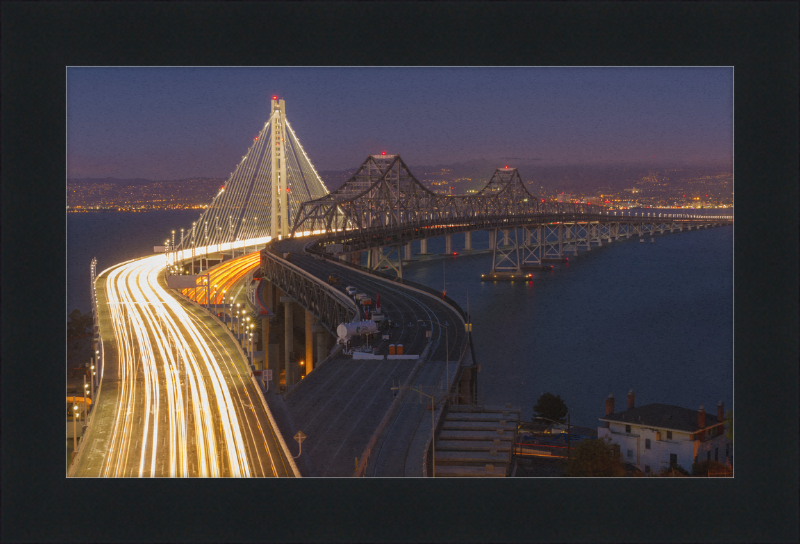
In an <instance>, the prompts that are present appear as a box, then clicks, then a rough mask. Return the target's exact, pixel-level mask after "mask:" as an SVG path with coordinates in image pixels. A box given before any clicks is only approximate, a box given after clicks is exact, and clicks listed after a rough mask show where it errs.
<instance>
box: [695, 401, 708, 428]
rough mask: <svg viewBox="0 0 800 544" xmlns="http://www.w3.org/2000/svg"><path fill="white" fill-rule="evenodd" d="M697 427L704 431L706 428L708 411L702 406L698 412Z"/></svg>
mask: <svg viewBox="0 0 800 544" xmlns="http://www.w3.org/2000/svg"><path fill="white" fill-rule="evenodd" d="M697 426H698V427H699V428H701V429H704V428H705V426H706V409H705V408H703V405H702V404H701V405H700V410H698V411H697Z"/></svg>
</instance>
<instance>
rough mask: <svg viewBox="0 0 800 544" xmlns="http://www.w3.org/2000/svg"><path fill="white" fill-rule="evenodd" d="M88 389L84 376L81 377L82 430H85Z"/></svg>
mask: <svg viewBox="0 0 800 544" xmlns="http://www.w3.org/2000/svg"><path fill="white" fill-rule="evenodd" d="M88 388H89V384H88V383H86V374H84V375H83V428H84V429H86V416H88V415H89V409H88V408H87V406H88V404H87V403H86V394H87V393H88V391H86V390H87V389H88Z"/></svg>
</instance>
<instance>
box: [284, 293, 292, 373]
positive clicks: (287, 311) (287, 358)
mask: <svg viewBox="0 0 800 544" xmlns="http://www.w3.org/2000/svg"><path fill="white" fill-rule="evenodd" d="M281 302H283V318H284V321H283V340H284V351H283V356H284V362H283V371H284V378H285V380H286V387H287V388H288V387H291V386H292V385H294V376H293V374H294V372H292V370H293V369H292V363H291V356H292V351H293V350H294V311H293V308H292V302H293V301H292V299H291V297H281Z"/></svg>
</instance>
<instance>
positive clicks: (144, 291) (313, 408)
mask: <svg viewBox="0 0 800 544" xmlns="http://www.w3.org/2000/svg"><path fill="white" fill-rule="evenodd" d="M731 222H732V217H731V216H707V215H690V214H663V213H659V212H625V213H623V212H620V211H613V210H607V209H605V208H603V207H602V206H591V205H587V204H577V203H554V202H547V201H546V199H542V198H540V197H538V196H535V195H533V194H531V193H530V192H529V191H528V189H527V188H526V187H525V185H524V183H523V182H522V178H521V176H520V173H519V172H518V171H517V169H516V168H510V167H508V166H505V167H503V168H498V169H497V170H495V172H494V174H493V176H492V177H491V179H490V181H489V182H488V183H487V184H486V186H485V187H484V188H483V189H482V190H481V191H479V192H478V193H476V194H472V195H463V196H462V195H455V196H445V195H438V194H435V193H433V192H432V191H430V190H429V189H427V188H426V187H424V186H423V185H422V184H421V183H420V182H419V180H417V179H416V178H415V177H414V175H413V174H412V173H411V171H410V170H409V168H408V167H407V166H406V164H405V163H404V162H403V160H402V158H401V157H400V155H396V154H394V155H387V154H385V153H382V154H380V155H370V156H368V157H367V158H366V160H364V162H363V163H362V164H361V166H360V167H359V168H358V170H357V172H356V173H355V174H354V175H353V176H352V177H351V178H350V179H349V180H348V181H346V182H345V184H344V185H342V186H341V187H340V188H338V189H336V190H335V191H332V192H331V191H329V190H328V189H327V187H326V186H325V184H324V182H323V181H322V180H321V178H320V176H319V175H318V173H317V172H316V170H315V169H314V166H313V165H312V163H311V161H310V160H309V158H308V155H307V154H306V152H305V151H304V150H303V148H302V146H301V145H300V141H299V140H298V138H297V135H296V134H295V132H294V130H293V129H292V127H291V125H290V124H289V123H288V121H287V119H286V111H285V103H284V101H283V100H278V99H277V97H273V99H272V101H271V105H270V112H269V117H268V120H267V121H266V122H265V123H264V126H263V128H262V129H261V131H260V132H259V133H258V135H257V136H255V137H254V139H253V143H252V144H251V146H250V148H249V149H248V150H247V152H246V153H245V155H243V156H242V159H241V161H240V162H239V164H238V165H237V166H236V168H235V170H234V172H232V173H231V175H230V177H229V178H228V180H227V182H226V183H225V185H224V186H223V187H221V188H220V190H219V192H218V193H217V194H216V195H215V196H214V198H213V199H212V201H211V202H210V204H209V205H208V207H207V208H206V209H205V211H204V212H203V213H202V215H201V216H200V217H199V218H198V220H197V221H195V222H194V223H193V224H192V225H191V227H190V228H188V229H182V230H181V231H180V235H179V236H177V234H176V232H175V231H173V233H172V238H171V239H168V240H166V242H165V245H164V254H158V255H155V256H151V257H147V258H143V259H136V260H134V261H130V262H127V263H121V264H119V265H116V266H113V267H111V268H109V269H107V270H105V271H103V272H101V273H100V274H96V273H95V271H94V269H93V272H92V284H93V293H94V294H93V299H94V301H95V304H94V307H95V312H94V315H95V331H96V336H95V345H96V353H97V363H98V368H99V369H100V373H99V376H98V378H99V380H98V382H99V383H98V386H99V391H102V394H101V393H98V397H99V402H96V403H93V404H94V405H96V406H97V408H95V412H96V413H93V414H92V415H91V416H90V424H89V427H88V432H87V434H86V435H85V438H84V439H83V441H82V445H81V447H80V448H79V450H78V452H77V457H76V459H75V461H74V462H73V463H72V465H71V467H70V469H69V470H70V472H69V473H70V474H71V475H84V476H99V475H103V476H140V477H142V476H151V477H152V476H300V475H301V473H302V474H304V475H316V476H326V475H327V476H342V475H346V476H349V475H373V476H382V475H383V476H398V475H399V476H403V475H405V476H422V475H426V474H428V473H429V472H431V471H432V470H431V469H433V468H434V466H436V465H434V464H432V463H433V460H432V459H430V457H429V452H432V451H433V447H434V444H435V442H436V438H435V436H436V431H437V429H438V428H440V427H441V422H442V421H443V417H444V414H445V413H446V412H447V411H448V409H449V407H450V406H461V407H464V406H467V407H472V409H476V407H477V406H478V405H479V404H480V402H479V397H478V389H477V372H478V368H479V367H478V365H477V362H476V360H475V349H474V346H472V343H471V332H470V331H471V325H470V323H469V316H468V315H467V314H466V313H465V312H464V311H463V310H462V309H461V308H460V307H459V306H458V304H456V303H455V301H453V300H451V299H450V298H448V297H447V296H445V293H440V292H438V291H436V290H434V289H432V288H430V287H429V286H424V285H418V284H415V283H413V282H410V281H408V280H407V279H404V278H403V264H404V261H405V262H406V264H407V263H408V261H410V260H411V250H412V245H411V244H412V243H418V244H419V248H420V251H419V253H421V254H427V241H428V240H429V239H431V238H435V237H440V236H443V237H444V238H445V247H446V250H445V252H446V253H453V252H454V251H453V235H454V234H458V233H463V235H464V247H463V248H462V249H464V250H467V251H469V250H472V249H474V248H473V247H472V240H471V234H472V233H473V232H475V231H478V230H487V231H489V233H490V239H489V248H488V249H489V250H490V251H491V252H492V255H493V259H492V266H491V269H490V270H489V271H487V274H484V275H483V277H484V279H486V280H493V281H496V280H501V279H510V280H523V281H529V280H530V279H531V278H532V274H530V273H529V272H530V271H532V270H537V269H542V268H543V267H545V266H546V264H545V263H548V262H554V261H559V260H563V259H567V258H569V256H574V255H577V254H578V252H579V251H590V250H591V249H592V248H593V247H597V246H601V245H603V244H607V243H611V242H614V241H617V240H619V239H620V238H627V237H631V236H635V237H639V238H640V239H645V238H646V237H651V238H652V237H654V236H655V235H656V234H665V233H669V232H675V231H682V230H686V229H688V230H693V229H698V228H708V227H712V226H719V225H727V224H730V223H731ZM176 237H177V239H176ZM364 252H366V254H367V255H366V263H364V258H363V253H364ZM237 253H238V257H237ZM362 265H363V266H362ZM384 271H386V272H384ZM387 272H391V274H389V273H387ZM237 286H238V287H237ZM345 286H348V287H351V288H352V289H353V290H354V291H356V292H358V293H359V296H358V297H357V299H358V302H357V301H356V300H355V299H354V298H353V296H352V291H350V292H346V291H345ZM236 289H238V291H237V290H236ZM242 292H244V293H246V296H241V293H242ZM236 293H238V294H239V295H237V294H236ZM362 295H363V296H362ZM378 296H381V297H382V301H383V308H382V309H379V308H378V307H375V308H373V306H377V305H375V304H373V303H372V300H377V299H378ZM365 300H368V302H367V303H365ZM237 301H238V302H237ZM234 304H236V306H234ZM259 308H260V310H259ZM375 314H377V315H378V316H379V317H380V319H377V318H376V317H375ZM250 318H252V321H250ZM245 320H246V321H245ZM368 320H372V321H374V322H376V323H379V324H380V325H381V331H382V332H381V333H380V334H375V335H374V336H373V337H372V338H370V337H367V338H362V337H356V338H349V337H347V338H343V337H341V336H340V338H339V340H338V341H336V342H334V341H333V339H334V338H335V337H336V336H337V328H338V326H339V325H340V324H342V323H349V322H353V321H358V322H363V321H368ZM387 325H388V326H387ZM303 344H304V345H303ZM404 347H405V349H403V348H404ZM303 348H304V349H303ZM398 351H399V353H398ZM262 371H263V372H271V376H272V388H271V389H270V388H269V384H270V382H269V379H268V378H267V375H266V374H262ZM259 378H260V379H259ZM396 384H402V387H400V386H399V385H397V386H396V387H395V388H394V389H395V390H396V391H401V392H402V391H406V390H409V388H414V387H416V388H417V389H418V390H422V389H425V390H426V391H430V392H431V403H430V409H431V410H435V411H436V415H435V417H433V418H426V417H422V416H423V415H424V411H423V412H422V413H420V408H419V407H417V408H414V407H413V406H411V405H409V402H410V401H409V398H408V397H405V398H404V396H403V394H398V395H397V396H393V395H392V387H394V386H395V385H396ZM486 409H487V410H489V409H488V408H486ZM506 411H507V410H506ZM495 412H498V413H500V412H503V414H504V415H503V417H505V411H504V410H502V409H501V410H499V411H498V410H495ZM490 419H491V418H490ZM427 425H431V427H430V428H428V427H427ZM93 429H94V432H93ZM297 431H302V432H303V433H304V434H305V435H306V436H307V437H308V438H307V441H306V445H305V447H303V448H302V454H300V453H298V455H297V456H295V455H294V454H293V451H294V445H293V444H291V440H286V439H285V438H284V437H290V436H292V435H295V433H296V432H297ZM498 432H500V431H498ZM504 432H505V431H504ZM426 437H427V438H426ZM506 438H507V437H505V436H504V437H503V439H504V440H505V439H506ZM436 447H437V448H438V446H436ZM487 447H491V446H487ZM399 451H403V452H405V455H399V454H394V453H392V452H399ZM487 451H488V450H487ZM354 458H355V460H356V461H355V465H354V464H353V459H354ZM295 459H297V460H296V461H295Z"/></svg>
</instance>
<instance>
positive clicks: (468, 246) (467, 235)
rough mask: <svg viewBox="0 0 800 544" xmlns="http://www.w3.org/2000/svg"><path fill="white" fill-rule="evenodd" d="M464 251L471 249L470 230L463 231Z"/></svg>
mask: <svg viewBox="0 0 800 544" xmlns="http://www.w3.org/2000/svg"><path fill="white" fill-rule="evenodd" d="M464 251H472V232H469V231H468V232H465V233H464Z"/></svg>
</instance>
